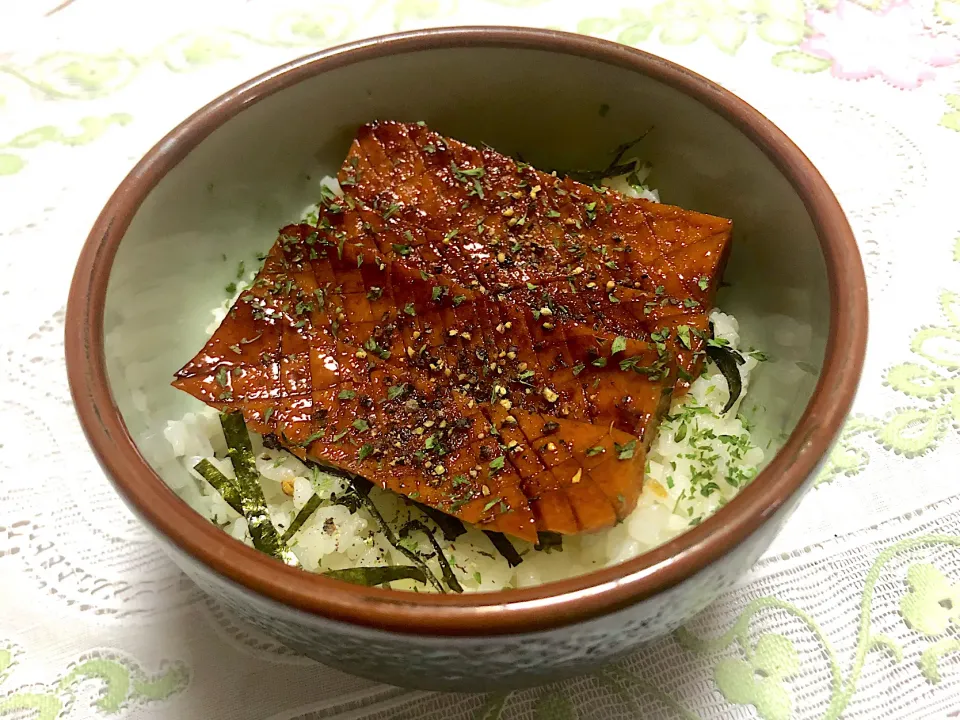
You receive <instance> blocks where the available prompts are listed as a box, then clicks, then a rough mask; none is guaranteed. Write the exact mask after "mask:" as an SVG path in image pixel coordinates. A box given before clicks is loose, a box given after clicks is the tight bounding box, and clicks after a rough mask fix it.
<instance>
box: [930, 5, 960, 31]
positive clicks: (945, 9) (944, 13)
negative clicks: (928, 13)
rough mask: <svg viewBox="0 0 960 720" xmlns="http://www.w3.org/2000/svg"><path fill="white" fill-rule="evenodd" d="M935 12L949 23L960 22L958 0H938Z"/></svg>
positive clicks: (934, 7)
mask: <svg viewBox="0 0 960 720" xmlns="http://www.w3.org/2000/svg"><path fill="white" fill-rule="evenodd" d="M933 12H934V13H935V14H936V16H937V17H938V18H940V19H941V20H943V21H944V22H945V23H947V24H948V25H952V24H953V23H958V22H960V2H958V1H957V0H937V2H936V3H935V4H934V6H933Z"/></svg>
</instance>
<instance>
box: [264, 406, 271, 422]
mask: <svg viewBox="0 0 960 720" xmlns="http://www.w3.org/2000/svg"><path fill="white" fill-rule="evenodd" d="M271 415H273V408H272V407H268V408H267V411H266V412H265V413H263V421H264V422H265V423H267V422H270V416H271Z"/></svg>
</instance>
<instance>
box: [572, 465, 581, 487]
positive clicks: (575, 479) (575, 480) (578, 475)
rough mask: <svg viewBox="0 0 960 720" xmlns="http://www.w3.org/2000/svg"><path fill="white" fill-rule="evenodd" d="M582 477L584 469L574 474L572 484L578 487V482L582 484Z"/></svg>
mask: <svg viewBox="0 0 960 720" xmlns="http://www.w3.org/2000/svg"><path fill="white" fill-rule="evenodd" d="M581 475H583V468H580V469H579V470H577V472H576V473H574V475H573V477H572V478H571V479H570V482H571V483H572V484H574V485H576V484H577V483H578V482H580V476H581Z"/></svg>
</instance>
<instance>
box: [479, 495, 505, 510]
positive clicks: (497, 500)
mask: <svg viewBox="0 0 960 720" xmlns="http://www.w3.org/2000/svg"><path fill="white" fill-rule="evenodd" d="M499 502H501V499H500V498H494V499H493V500H491V501H490V502H488V503H487V504H486V505H484V506H483V511H484V512H486V511H487V510H489V509H490V508H492V507H493V506H494V505H496V504H497V503H499Z"/></svg>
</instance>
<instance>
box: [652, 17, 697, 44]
mask: <svg viewBox="0 0 960 720" xmlns="http://www.w3.org/2000/svg"><path fill="white" fill-rule="evenodd" d="M704 29H705V28H704V22H703V20H701V19H699V18H688V19H681V20H671V21H670V22H668V23H667V24H666V25H664V27H663V29H662V30H660V42H662V43H664V44H665V45H689V44H690V43H692V42H693V41H694V40H696V39H697V38H698V37H700V36H701V35H702V34H703V31H704Z"/></svg>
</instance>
